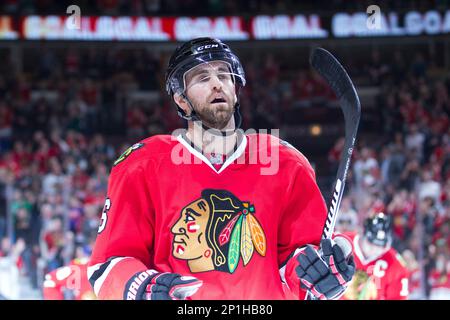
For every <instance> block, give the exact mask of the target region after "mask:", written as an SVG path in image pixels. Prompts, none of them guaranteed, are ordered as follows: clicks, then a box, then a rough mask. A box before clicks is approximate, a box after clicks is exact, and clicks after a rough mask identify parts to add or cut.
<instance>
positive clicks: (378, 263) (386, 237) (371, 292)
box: [343, 212, 409, 300]
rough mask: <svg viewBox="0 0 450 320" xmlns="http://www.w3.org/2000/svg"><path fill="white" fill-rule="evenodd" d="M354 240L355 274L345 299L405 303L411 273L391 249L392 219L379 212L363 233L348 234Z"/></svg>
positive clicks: (369, 220) (398, 255)
mask: <svg viewBox="0 0 450 320" xmlns="http://www.w3.org/2000/svg"><path fill="white" fill-rule="evenodd" d="M346 235H347V236H348V237H349V238H351V239H352V241H353V250H354V254H355V255H354V257H355V264H356V272H355V276H354V277H353V279H352V281H351V283H350V284H349V287H348V289H347V291H346V292H345V294H344V296H343V299H348V300H405V299H407V298H408V294H409V290H408V279H409V271H408V269H407V268H406V265H405V262H404V260H403V258H402V257H401V256H400V254H399V253H398V252H397V251H396V250H395V249H394V248H392V247H391V243H392V226H391V218H390V217H388V216H387V215H386V214H384V213H382V212H380V213H377V214H375V215H374V216H371V217H369V218H367V219H366V220H365V221H364V231H363V234H362V235H361V236H360V235H359V234H358V233H355V232H353V233H347V234H346Z"/></svg>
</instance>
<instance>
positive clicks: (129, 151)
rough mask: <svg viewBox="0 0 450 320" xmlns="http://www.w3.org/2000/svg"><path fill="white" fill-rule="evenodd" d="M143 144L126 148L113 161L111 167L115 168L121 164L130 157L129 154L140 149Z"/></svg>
mask: <svg viewBox="0 0 450 320" xmlns="http://www.w3.org/2000/svg"><path fill="white" fill-rule="evenodd" d="M144 145H145V144H144V143H142V142H139V143H135V144H133V145H132V146H131V147H129V148H127V149H126V150H125V151H124V152H123V153H122V154H121V155H120V157H119V158H117V160H116V161H114V164H113V167H115V166H117V165H118V164H119V163H121V162H123V161H124V160H125V159H126V158H128V157H129V156H130V154H131V153H132V152H134V151H136V150H138V149H140V148H142V147H143V146H144Z"/></svg>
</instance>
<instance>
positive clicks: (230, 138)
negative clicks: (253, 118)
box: [186, 121, 237, 155]
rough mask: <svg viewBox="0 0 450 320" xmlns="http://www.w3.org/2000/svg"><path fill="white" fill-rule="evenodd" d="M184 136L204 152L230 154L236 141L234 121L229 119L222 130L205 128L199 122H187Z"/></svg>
mask: <svg viewBox="0 0 450 320" xmlns="http://www.w3.org/2000/svg"><path fill="white" fill-rule="evenodd" d="M186 136H187V137H188V138H189V140H191V142H192V143H193V144H194V145H195V147H196V148H197V149H200V150H201V151H202V153H204V154H222V155H227V154H230V153H232V152H233V151H234V149H235V147H236V142H237V134H236V131H235V128H234V121H230V122H229V123H228V125H227V126H226V127H225V128H223V129H222V130H217V129H214V128H205V127H204V126H202V124H201V122H189V126H188V132H187V134H186Z"/></svg>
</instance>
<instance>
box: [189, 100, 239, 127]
mask: <svg viewBox="0 0 450 320" xmlns="http://www.w3.org/2000/svg"><path fill="white" fill-rule="evenodd" d="M196 113H197V116H198V117H199V118H200V120H201V121H202V122H203V123H204V124H205V125H206V126H208V127H210V128H214V129H218V130H222V129H223V128H225V127H226V126H227V124H228V123H229V122H230V119H231V117H232V116H233V114H234V106H230V105H229V104H226V106H225V104H220V105H217V106H214V105H212V106H211V105H210V106H207V107H204V108H201V109H200V110H196Z"/></svg>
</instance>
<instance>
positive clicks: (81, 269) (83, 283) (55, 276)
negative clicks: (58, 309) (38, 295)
mask: <svg viewBox="0 0 450 320" xmlns="http://www.w3.org/2000/svg"><path fill="white" fill-rule="evenodd" d="M87 266H88V259H87V258H86V259H74V260H72V261H71V262H70V264H69V265H68V266H63V267H60V268H58V269H55V270H53V271H51V272H49V273H48V274H46V275H45V280H44V285H43V297H44V299H45V300H92V299H96V296H95V294H94V291H93V290H92V287H91V285H90V283H89V281H88V278H87Z"/></svg>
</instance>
